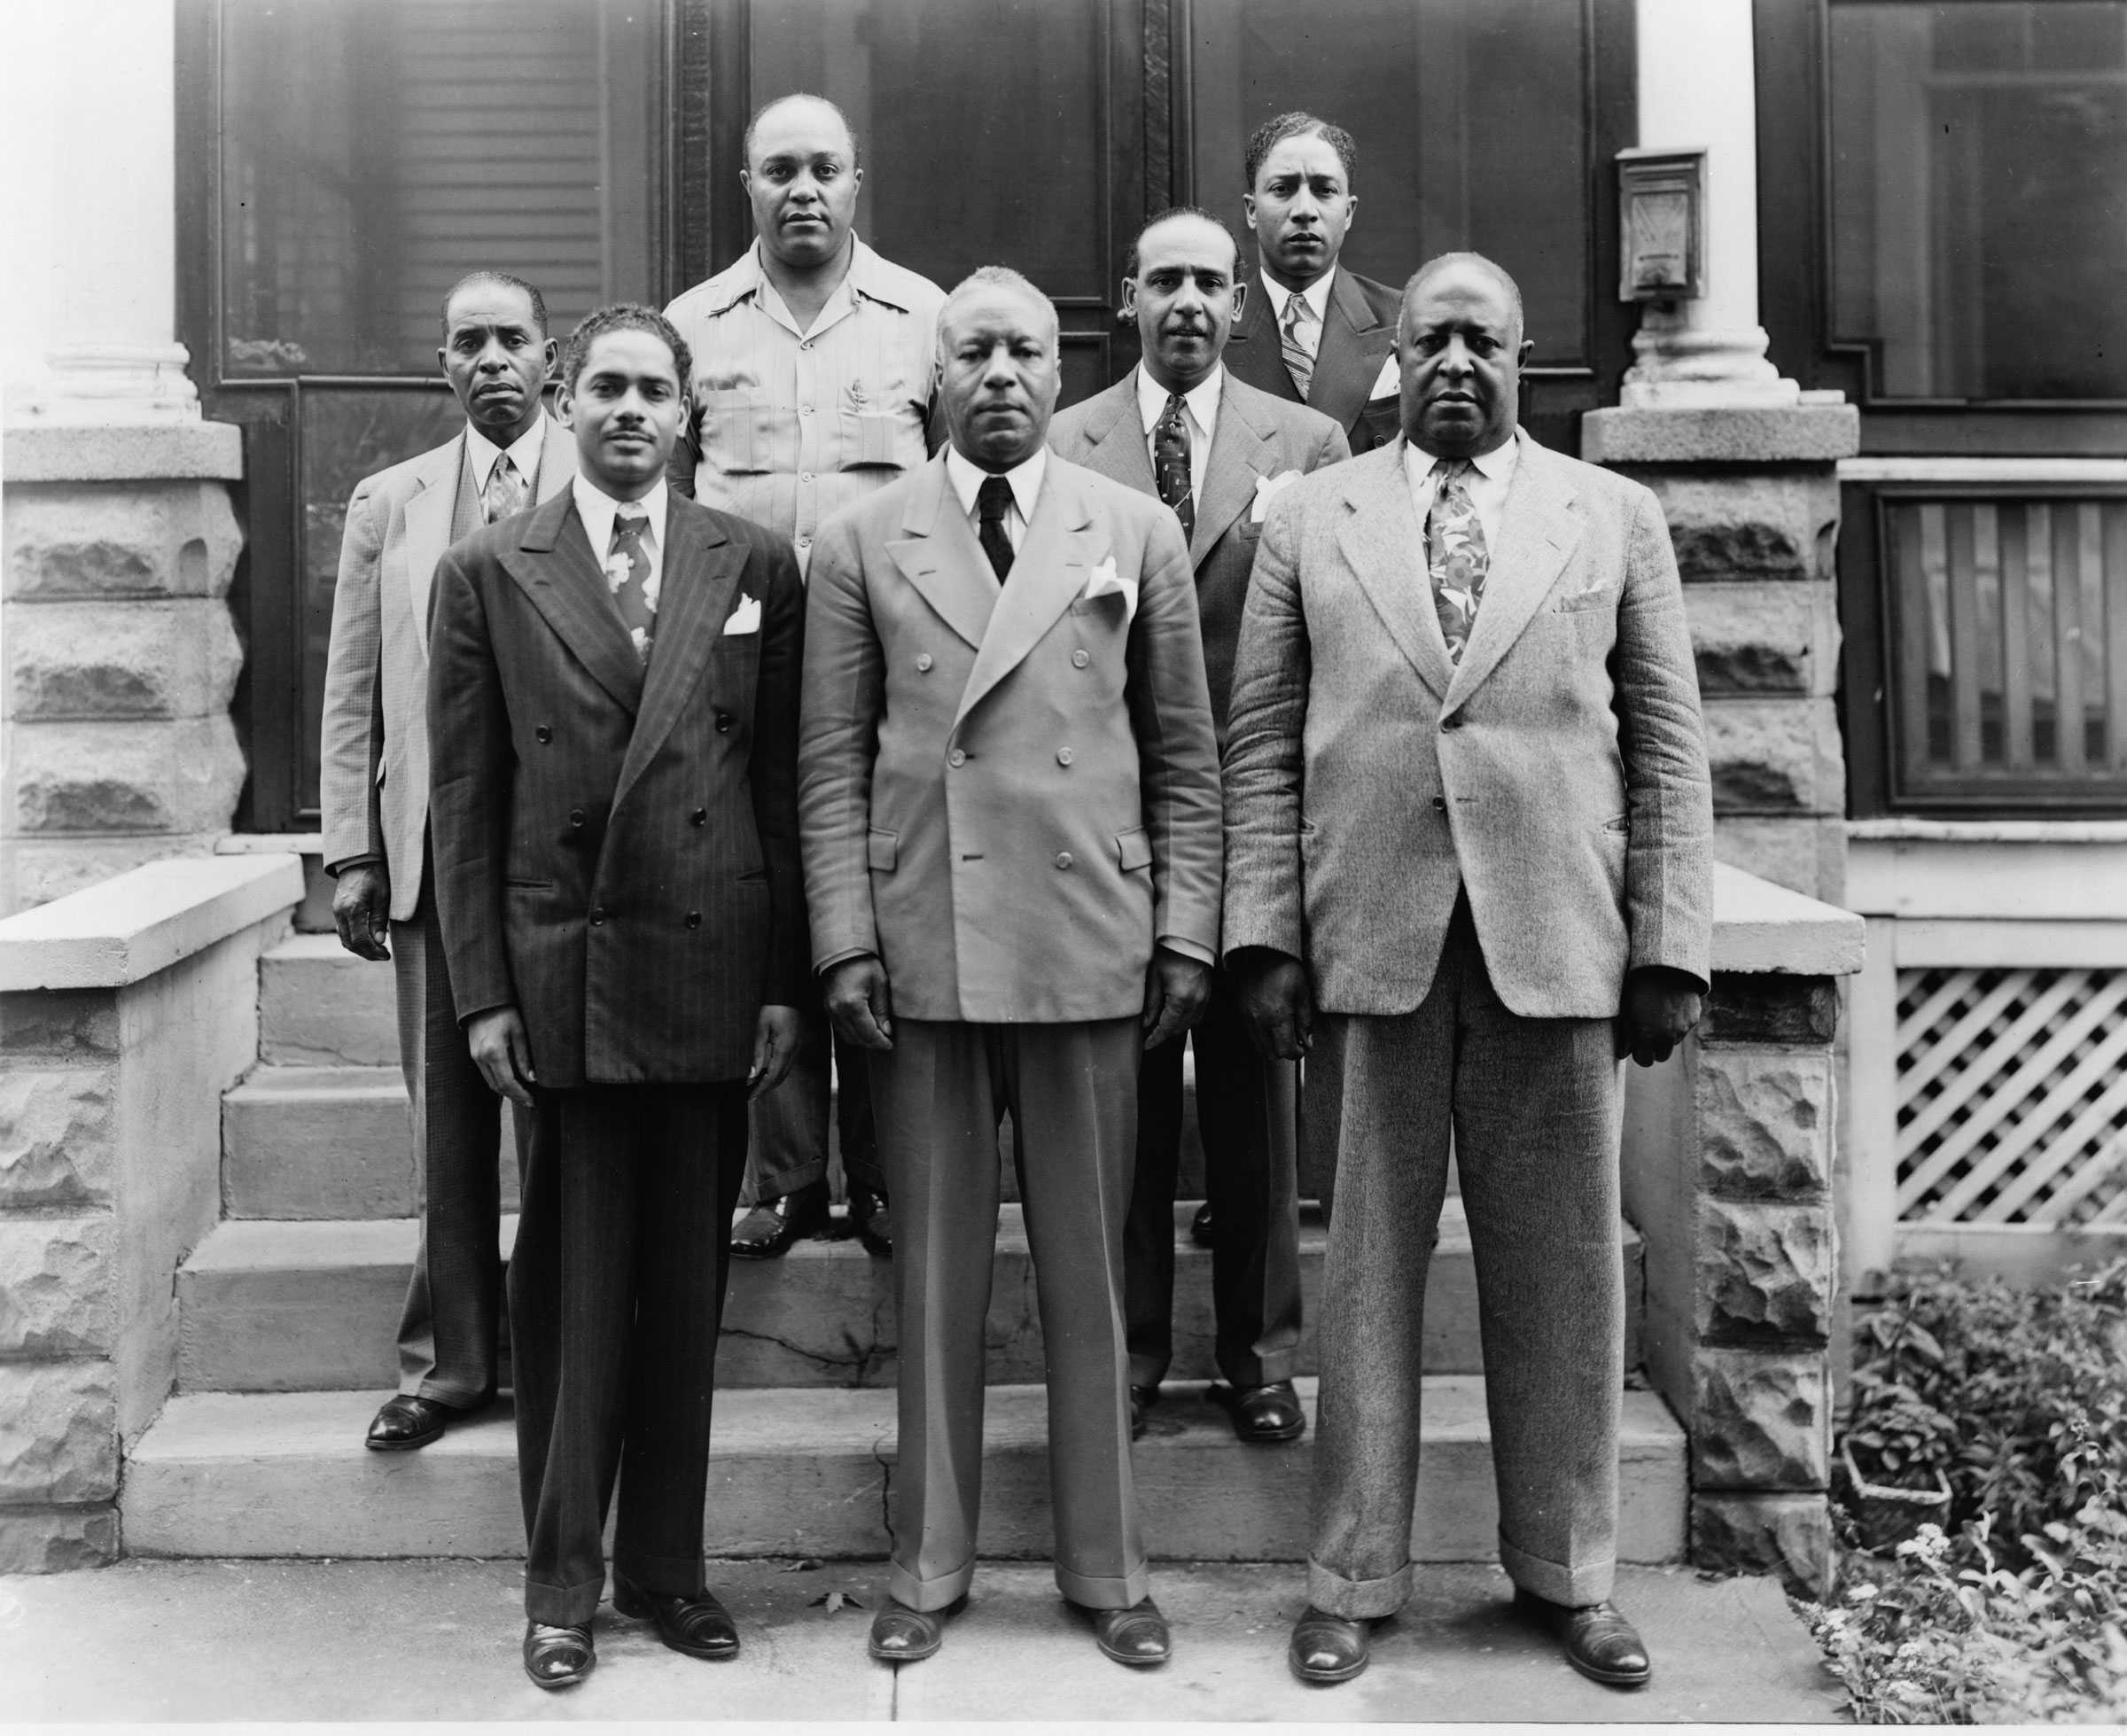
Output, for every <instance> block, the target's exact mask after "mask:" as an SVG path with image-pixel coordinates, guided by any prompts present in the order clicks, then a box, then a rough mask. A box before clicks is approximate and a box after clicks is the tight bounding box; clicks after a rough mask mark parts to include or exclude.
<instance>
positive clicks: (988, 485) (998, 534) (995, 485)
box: [975, 476, 1012, 585]
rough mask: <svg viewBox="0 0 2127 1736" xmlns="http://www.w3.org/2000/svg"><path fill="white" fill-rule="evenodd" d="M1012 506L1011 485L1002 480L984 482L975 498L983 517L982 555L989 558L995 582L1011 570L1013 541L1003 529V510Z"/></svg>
mask: <svg viewBox="0 0 2127 1736" xmlns="http://www.w3.org/2000/svg"><path fill="white" fill-rule="evenodd" d="M1011 503H1012V485H1011V484H1010V483H1009V482H1007V481H1006V480H1005V479H1003V478H1002V477H1001V476H993V477H988V478H986V479H984V481H983V485H982V487H980V488H978V490H977V491H976V494H975V510H977V511H978V512H979V513H981V515H982V552H983V553H984V554H986V555H987V556H988V557H990V570H991V571H992V572H994V573H995V574H996V575H997V582H998V583H999V584H1000V585H1001V584H1002V583H1004V576H1005V574H1006V573H1008V572H1010V571H1011V570H1012V539H1011V538H1010V536H1009V535H1008V534H1007V533H1006V532H1005V528H1004V512H1005V509H1006V508H1007V507H1009V506H1010V505H1011Z"/></svg>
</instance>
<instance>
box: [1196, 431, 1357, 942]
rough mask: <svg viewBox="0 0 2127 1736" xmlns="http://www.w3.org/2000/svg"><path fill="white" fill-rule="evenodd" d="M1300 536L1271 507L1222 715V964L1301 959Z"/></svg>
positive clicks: (1282, 505) (1289, 514)
mask: <svg viewBox="0 0 2127 1736" xmlns="http://www.w3.org/2000/svg"><path fill="white" fill-rule="evenodd" d="M1340 439H1341V435H1340ZM1300 531H1301V522H1300V515H1299V513H1298V512H1297V510H1293V509H1292V507H1291V506H1290V505H1289V503H1288V502H1282V501H1281V502H1274V504H1273V505H1272V507H1271V509H1270V517H1269V519H1268V520H1267V522H1266V524H1265V525H1264V526H1263V535H1262V537H1261V539H1260V540H1259V541H1258V542H1257V545H1256V564H1255V567H1254V569H1253V571H1251V572H1250V574H1249V580H1248V603H1247V607H1246V608H1245V609H1244V610H1243V612H1242V616H1241V645H1240V650H1238V652H1237V653H1236V654H1235V661H1234V689H1233V699H1232V702H1231V705H1230V708H1229V709H1228V712H1227V737H1226V937H1225V943H1226V944H1225V952H1226V955H1227V956H1231V955H1232V954H1234V953H1235V952H1237V951H1239V950H1240V949H1241V948H1242V947H1244V946H1267V947H1270V948H1272V949H1274V951H1277V952H1281V953H1285V954H1290V955H1291V956H1292V957H1294V958H1304V957H1305V955H1306V954H1305V945H1306V942H1305V925H1304V922H1303V917H1302V901H1301V879H1300V799H1301V795H1302V786H1303V779H1304V767H1305V761H1304V759H1303V755H1302V732H1303V731H1304V730H1305V728H1306V723H1307V688H1308V682H1309V680H1310V678H1311V675H1312V672H1313V659H1312V657H1311V654H1310V651H1309V649H1308V642H1307V616H1306V611H1305V606H1304V604H1303V599H1302V596H1301V591H1300V576H1299V567H1298V549H1299V545H1300Z"/></svg>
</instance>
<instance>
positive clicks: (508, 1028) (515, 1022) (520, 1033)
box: [465, 1007, 539, 1109]
mask: <svg viewBox="0 0 2127 1736" xmlns="http://www.w3.org/2000/svg"><path fill="white" fill-rule="evenodd" d="M465 1047H467V1048H469V1049H471V1051H472V1059H473V1064H474V1065H475V1066H477V1067H478V1068H479V1070H480V1077H481V1078H484V1079H486V1080H487V1088H488V1090H490V1091H492V1092H494V1093H495V1094H496V1095H498V1096H502V1097H507V1098H508V1099H509V1100H510V1102H513V1103H521V1104H522V1105H523V1106H524V1107H525V1108H526V1109H530V1108H531V1107H532V1087H533V1086H535V1085H537V1084H538V1083H539V1081H538V1080H537V1079H536V1078H533V1076H532V1039H530V1038H529V1037H527V1036H526V1035H525V1022H524V1020H523V1019H522V1018H520V1017H519V1016H518V1011H517V1008H514V1007H490V1008H488V1009H487V1011H486V1012H484V1013H475V1014H474V1015H473V1016H472V1017H471V1019H469V1020H468V1021H467V1022H466V1024H465Z"/></svg>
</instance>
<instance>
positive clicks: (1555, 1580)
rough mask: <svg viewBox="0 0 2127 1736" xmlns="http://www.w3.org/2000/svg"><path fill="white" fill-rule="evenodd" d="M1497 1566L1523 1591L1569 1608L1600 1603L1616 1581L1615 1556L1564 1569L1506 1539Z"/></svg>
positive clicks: (1501, 1547) (1502, 1539)
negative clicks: (1505, 1571)
mask: <svg viewBox="0 0 2127 1736" xmlns="http://www.w3.org/2000/svg"><path fill="white" fill-rule="evenodd" d="M1500 1566H1501V1567H1503V1568H1505V1569H1507V1576H1508V1578H1509V1579H1511V1580H1513V1581H1514V1583H1515V1584H1516V1585H1519V1586H1520V1587H1521V1588H1522V1590H1523V1591H1524V1592H1535V1593H1536V1595H1537V1596H1538V1597H1539V1598H1542V1599H1544V1600H1546V1601H1547V1602H1549V1603H1562V1604H1564V1605H1566V1606H1567V1607H1568V1608H1575V1607H1578V1605H1581V1604H1584V1603H1601V1602H1602V1601H1603V1600H1605V1599H1607V1598H1608V1597H1609V1595H1610V1590H1611V1587H1612V1586H1613V1585H1615V1584H1616V1583H1617V1558H1616V1557H1615V1556H1610V1555H1606V1556H1604V1557H1603V1558H1602V1560H1601V1561H1584V1562H1582V1563H1580V1564H1579V1565H1578V1566H1577V1567H1567V1566H1565V1565H1564V1564H1563V1563H1562V1562H1558V1561H1546V1560H1545V1559H1544V1558H1543V1557H1542V1556H1541V1555H1531V1553H1529V1552H1528V1551H1527V1550H1526V1549H1516V1548H1515V1546H1514V1545H1512V1544H1511V1543H1509V1542H1508V1541H1507V1539H1506V1538H1505V1537H1501V1538H1500Z"/></svg>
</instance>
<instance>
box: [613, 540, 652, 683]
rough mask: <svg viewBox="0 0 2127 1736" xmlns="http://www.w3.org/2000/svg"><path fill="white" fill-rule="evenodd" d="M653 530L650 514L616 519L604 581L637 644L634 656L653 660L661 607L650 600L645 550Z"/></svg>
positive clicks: (644, 660)
mask: <svg viewBox="0 0 2127 1736" xmlns="http://www.w3.org/2000/svg"><path fill="white" fill-rule="evenodd" d="M649 529H650V516H649V514H647V513H635V514H632V515H629V514H621V513H616V514H614V516H613V546H612V552H611V553H610V554H609V555H607V557H606V561H605V582H606V585H607V588H609V589H611V590H612V594H613V602H614V603H615V604H616V605H618V607H619V611H620V624H621V625H622V626H623V627H626V628H627V636H628V637H629V638H630V639H632V640H634V641H635V655H636V656H637V657H639V658H642V659H643V662H645V663H648V662H649V661H650V642H651V639H652V638H654V637H655V636H656V634H657V631H658V605H657V604H656V603H654V602H652V601H651V596H650V593H649V590H648V588H647V587H648V585H649V583H650V554H649V551H648V550H646V549H644V548H643V533H645V532H647V531H648V530H649Z"/></svg>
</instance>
